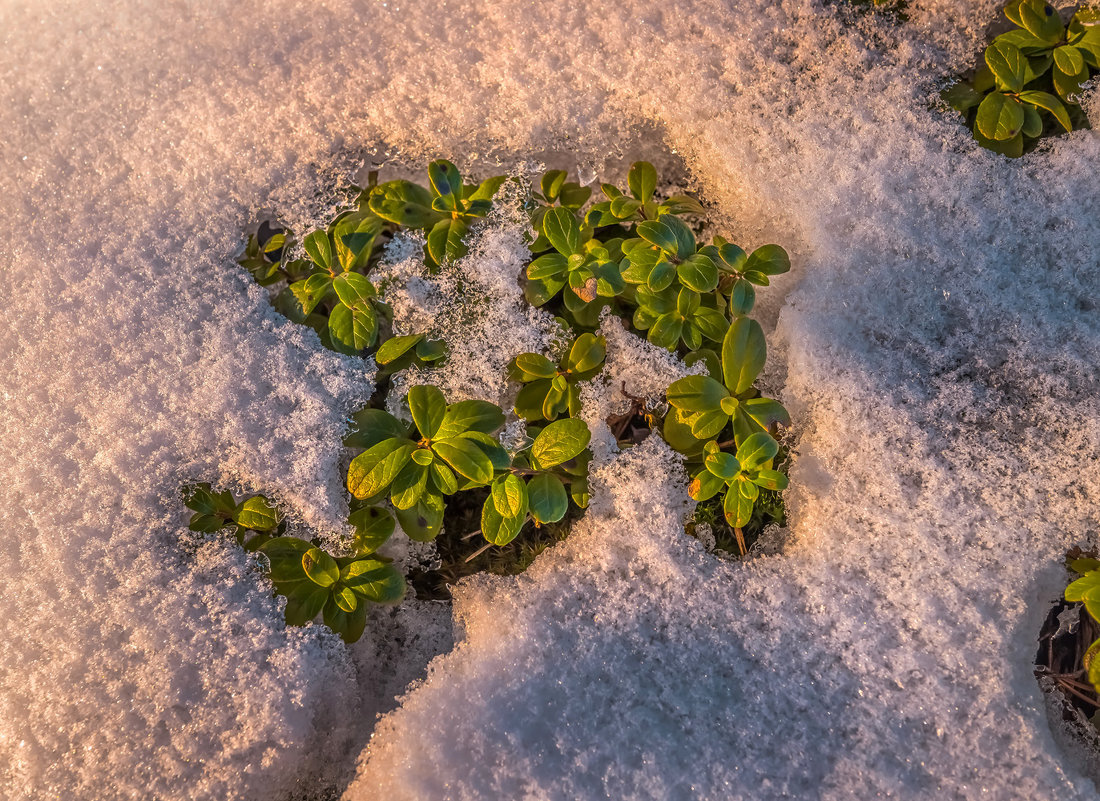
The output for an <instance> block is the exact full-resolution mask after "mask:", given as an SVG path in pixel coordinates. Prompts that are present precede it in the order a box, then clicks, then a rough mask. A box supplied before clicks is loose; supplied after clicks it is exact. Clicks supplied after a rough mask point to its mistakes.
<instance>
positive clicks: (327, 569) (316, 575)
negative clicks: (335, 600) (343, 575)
mask: <svg viewBox="0 0 1100 801" xmlns="http://www.w3.org/2000/svg"><path fill="white" fill-rule="evenodd" d="M302 569H303V570H304V571H305V574H306V575H307V576H309V580H310V581H312V582H313V583H314V584H316V585H317V586H319V587H331V586H332V585H333V584H335V583H336V581H337V580H338V579H339V578H340V568H339V566H338V565H337V564H336V560H335V559H333V558H332V557H331V556H329V555H328V554H327V553H325V552H324V551H322V550H321V549H320V548H310V549H309V550H308V551H306V552H305V553H304V554H302Z"/></svg>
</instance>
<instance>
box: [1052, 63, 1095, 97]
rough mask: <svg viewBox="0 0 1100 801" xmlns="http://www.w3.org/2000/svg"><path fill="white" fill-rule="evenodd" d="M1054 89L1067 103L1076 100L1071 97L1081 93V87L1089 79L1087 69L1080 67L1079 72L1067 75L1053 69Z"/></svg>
mask: <svg viewBox="0 0 1100 801" xmlns="http://www.w3.org/2000/svg"><path fill="white" fill-rule="evenodd" d="M1053 78H1054V90H1055V91H1056V92H1057V93H1058V94H1059V95H1060V96H1061V98H1062V99H1063V100H1065V101H1066V102H1068V103H1073V102H1076V101H1074V100H1072V98H1074V97H1076V96H1077V95H1079V94H1080V93H1081V87H1082V86H1083V85H1084V84H1085V82H1086V81H1088V79H1089V71H1088V69H1086V68H1082V69H1081V71H1080V72H1078V73H1076V74H1074V75H1067V74H1066V73H1064V72H1062V70H1060V69H1055V70H1054V74H1053Z"/></svg>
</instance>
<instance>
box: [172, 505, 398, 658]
mask: <svg viewBox="0 0 1100 801" xmlns="http://www.w3.org/2000/svg"><path fill="white" fill-rule="evenodd" d="M184 504H185V505H186V506H187V508H189V509H191V510H193V511H194V513H195V514H193V515H192V516H191V520H190V523H189V526H190V528H191V529H192V530H194V531H199V532H204V533H213V532H215V531H221V530H222V529H227V528H232V529H234V534H235V536H236V538H237V541H238V542H239V543H240V544H241V545H242V546H244V548H245V549H246V550H249V551H259V552H260V553H262V554H263V555H264V556H266V557H267V559H268V563H269V565H270V569H269V571H268V578H270V579H271V582H272V584H273V585H274V587H275V592H276V593H277V594H279V595H283V596H285V597H286V609H285V616H286V622H287V623H288V624H290V625H293V626H301V625H305V624H306V623H308V622H309V621H311V620H313V618H315V617H317V615H322V616H323V619H324V621H325V624H326V625H328V626H329V627H330V628H331V629H332V630H333V631H335V632H336V633H337V634H339V635H340V636H341V637H343V638H344V640H346V641H347V642H355V641H356V640H358V639H359V638H360V637H361V636H362V634H363V627H364V626H365V625H366V620H367V608H368V603H377V604H395V603H399V602H400V601H401V599H402V598H404V597H405V577H404V576H402V575H401V573H400V572H399V571H398V570H397V569H396V568H394V567H393V565H391V564H390V563H389V560H388V559H385V558H383V557H380V556H377V555H376V554H375V551H376V550H377V549H378V548H379V547H381V546H382V545H383V544H384V543H385V542H386V540H387V539H389V537H390V535H391V534H393V531H394V521H393V517H392V516H391V515H390V514H389V512H387V511H386V510H385V509H383V508H381V507H378V506H367V505H363V506H360V507H357V508H355V509H354V510H353V511H352V513H351V515H350V516H349V518H348V522H349V523H351V524H352V525H353V526H354V527H355V538H354V541H353V551H352V554H351V555H350V556H344V557H337V558H334V557H333V556H331V555H330V554H328V553H327V552H325V551H324V550H322V549H321V548H320V547H319V546H318V545H316V544H315V543H312V542H307V541H306V540H303V539H299V538H297V537H288V536H285V535H284V531H285V529H286V524H285V522H284V520H283V519H282V517H281V515H280V514H279V512H278V510H277V509H276V508H275V506H274V505H273V504H272V503H271V501H269V500H268V499H267V498H265V497H264V496H263V495H253V496H251V497H249V498H246V499H245V500H243V501H241V502H240V503H237V501H236V500H235V499H234V497H233V494H232V493H230V492H214V491H213V490H212V489H211V488H210V485H209V484H196V485H194V486H192V487H189V488H187V489H185V491H184Z"/></svg>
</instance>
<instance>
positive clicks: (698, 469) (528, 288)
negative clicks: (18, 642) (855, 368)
mask: <svg viewBox="0 0 1100 801" xmlns="http://www.w3.org/2000/svg"><path fill="white" fill-rule="evenodd" d="M506 180H508V179H507V178H506V177H505V176H497V177H494V178H490V179H488V180H486V181H482V182H480V183H476V184H466V183H464V182H463V179H462V176H461V174H460V173H459V171H458V169H457V168H456V167H455V166H454V165H453V164H451V163H450V162H448V161H445V160H438V161H434V162H432V163H431V164H430V165H429V167H428V185H427V186H422V185H419V184H416V183H414V182H412V181H406V180H398V181H390V182H387V183H382V184H378V183H377V182H376V180H375V177H374V176H373V175H372V176H371V181H370V183H369V185H368V186H367V187H366V188H365V189H363V190H361V192H360V194H359V196H358V198H357V200H356V203H355V208H354V209H351V210H349V211H347V212H344V213H343V214H340V215H339V216H337V217H336V219H334V220H333V221H332V222H331V223H330V224H329V225H328V226H326V227H325V228H323V229H320V230H316V231H312V232H309V233H308V234H307V235H306V236H305V237H304V238H303V239H302V240H301V243H300V245H299V243H298V241H297V240H296V239H295V238H294V236H293V234H292V233H291V232H289V231H286V230H285V229H282V228H279V227H278V226H274V225H271V224H269V223H265V224H262V225H261V226H260V227H259V229H258V230H257V232H256V234H254V235H253V236H252V237H250V239H249V241H248V245H247V247H246V250H245V253H244V256H243V257H242V259H241V261H240V263H241V264H242V266H244V267H246V268H247V269H248V270H249V271H250V272H251V273H252V275H253V276H254V277H255V278H256V280H257V281H258V282H259V283H261V284H263V285H265V286H269V287H271V291H272V293H273V302H274V304H275V306H276V307H277V308H278V309H280V310H281V311H283V313H284V314H286V315H287V316H288V317H289V318H290V319H292V320H295V321H297V322H299V323H302V324H305V325H310V326H312V327H313V328H314V329H315V330H316V331H317V332H318V335H319V336H320V338H321V341H322V343H323V344H324V345H325V346H327V347H329V348H332V349H333V350H336V351H339V352H342V353H349V354H358V355H361V356H368V357H373V358H374V360H375V361H376V363H377V364H378V365H379V366H380V368H381V376H382V378H381V380H380V382H379V391H378V392H376V394H375V397H374V398H373V399H372V402H371V404H370V406H369V407H368V408H366V409H363V410H361V411H359V412H358V413H356V414H355V415H354V416H353V419H352V421H351V430H350V431H349V433H348V435H347V436H346V437H345V439H344V445H345V446H346V447H347V448H348V449H349V456H350V464H349V466H348V471H347V488H348V491H349V494H350V496H351V501H350V504H349V508H350V510H351V512H350V516H349V519H348V522H349V524H350V525H351V526H352V527H353V528H354V530H355V537H354V543H353V554H352V555H350V556H343V557H337V556H334V555H332V554H329V553H326V552H325V551H324V549H323V548H321V547H320V545H319V544H318V541H313V542H310V541H306V540H303V539H299V538H296V537H291V536H287V535H286V532H285V524H284V523H283V521H282V520H281V519H280V517H279V514H278V512H277V511H276V510H275V508H274V507H273V506H272V505H271V504H270V503H269V502H268V501H267V500H266V499H264V498H263V497H262V496H254V497H253V498H250V499H248V500H246V501H244V502H242V503H241V504H239V505H237V504H235V502H234V499H233V498H232V496H231V495H229V494H228V493H220V494H217V493H214V492H213V491H212V490H210V488H209V486H207V485H199V486H198V487H197V488H195V489H193V490H192V492H191V493H190V494H189V496H188V498H187V504H188V506H189V507H190V508H192V509H194V510H195V512H196V514H195V516H194V517H193V518H192V521H191V526H192V528H195V529H196V530H199V531H218V530H222V529H225V528H229V527H235V528H234V532H235V534H236V536H237V539H238V541H239V542H240V543H241V544H242V545H243V546H244V547H246V548H248V549H250V550H257V551H259V552H261V553H263V554H264V555H265V556H266V557H267V558H268V560H269V563H270V578H271V580H272V582H273V584H274V587H275V591H276V592H277V593H280V594H283V595H285V596H286V597H287V608H286V617H287V622H288V623H291V624H304V623H305V622H307V621H309V620H312V619H313V618H314V617H316V616H317V615H318V614H320V615H322V616H323V619H324V620H325V622H326V623H327V624H328V625H330V626H331V627H332V628H333V629H334V630H336V631H338V632H340V633H341V635H342V636H344V638H345V639H348V640H354V639H355V638H357V637H358V636H359V635H360V634H361V633H362V630H363V629H362V626H363V622H364V620H365V614H366V608H367V606H366V604H367V602H375V603H392V602H394V601H396V600H399V599H400V598H401V596H402V595H403V593H404V580H403V578H402V577H401V576H400V574H399V573H398V571H396V570H395V569H394V568H393V567H392V565H390V564H389V563H388V562H387V561H386V560H384V559H382V558H381V557H379V556H378V555H377V553H376V551H377V549H378V548H379V547H380V546H381V545H382V544H383V543H384V542H385V541H386V539H387V538H388V537H389V536H390V534H391V533H392V532H393V531H394V528H395V525H396V523H400V525H401V528H402V530H403V531H404V532H405V533H406V534H407V535H408V536H409V537H410V538H412V539H414V540H420V541H430V540H437V541H438V539H439V538H440V536H441V533H442V532H443V531H444V525H443V524H444V520H445V518H446V519H447V520H450V521H462V522H463V523H464V524H468V525H469V527H471V528H472V527H473V525H476V524H477V523H480V528H479V529H475V530H472V531H463V532H461V533H460V534H459V535H457V537H458V541H459V542H461V543H463V545H462V547H467V546H465V545H464V543H466V541H467V540H469V539H470V538H471V537H473V536H475V535H476V534H478V533H480V535H481V537H482V539H483V540H484V542H485V545H483V546H482V547H481V548H480V549H479V550H478V551H476V552H475V553H473V554H469V555H467V556H466V559H465V561H466V562H469V561H471V560H473V559H474V558H476V557H478V556H479V554H481V553H482V552H484V551H485V550H486V549H487V548H490V547H492V546H496V547H497V548H500V549H504V548H506V547H511V544H512V543H513V542H514V541H516V539H517V537H519V535H520V534H521V532H523V531H524V529H525V526H527V525H528V524H529V523H531V524H533V530H534V531H536V532H538V531H540V530H543V529H544V528H545V531H546V532H549V534H546V533H543V534H542V535H541V536H540V535H536V536H535V538H534V541H533V542H532V543H529V545H528V546H525V547H523V548H521V549H519V550H518V551H514V553H515V554H516V559H517V560H518V561H520V562H522V563H523V564H526V563H527V562H529V560H530V559H531V558H533V555H534V554H535V553H537V552H538V550H540V549H541V548H542V547H545V545H546V544H548V543H550V542H553V541H556V540H557V539H560V538H561V536H564V534H563V528H562V527H564V526H566V525H567V523H568V519H569V517H568V516H569V514H570V509H573V510H577V511H580V510H583V509H585V508H586V507H587V505H588V464H589V461H590V459H591V453H590V451H589V450H588V444H589V439H590V436H591V435H590V432H589V430H588V427H587V425H586V424H585V423H584V422H583V421H582V420H580V419H578V414H579V412H580V407H581V394H580V385H581V383H582V382H585V381H589V380H591V379H593V378H594V377H596V376H597V375H598V374H599V373H600V371H601V370H602V369H603V367H604V360H605V357H606V355H607V346H606V342H605V341H604V338H603V337H602V336H598V335H597V334H596V332H595V329H596V328H597V327H598V325H599V322H600V318H601V314H602V313H603V311H604V310H605V309H608V308H610V309H611V311H612V312H613V313H615V314H617V315H618V316H619V317H620V318H621V319H622V320H623V321H624V324H625V325H626V326H627V328H628V329H631V330H633V331H634V332H635V333H637V334H638V335H639V336H642V337H645V338H646V339H648V340H649V341H650V342H651V343H653V344H655V345H657V346H659V347H662V348H665V349H667V350H669V351H673V352H675V353H677V354H678V355H680V356H681V357H683V358H684V359H685V360H686V361H687V362H688V363H689V364H694V363H702V364H704V365H705V367H706V368H707V370H708V373H709V375H705V376H691V377H689V378H686V379H682V380H681V381H677V382H675V383H674V384H673V385H672V386H671V387H669V390H668V403H669V407H668V413H667V414H665V415H664V419H663V420H662V419H660V415H658V414H657V413H656V411H655V410H653V409H648V408H646V409H643V408H642V405H639V404H638V401H639V400H640V399H634V400H635V402H636V403H635V406H636V408H635V410H634V411H633V412H632V413H631V414H632V415H637V414H640V413H641V412H643V411H644V412H646V413H647V414H646V416H645V419H644V421H642V422H640V423H639V424H638V425H635V426H633V434H634V435H635V436H637V435H638V432H644V433H645V434H648V432H649V431H650V430H651V429H656V430H661V431H662V432H663V435H664V437H665V438H666V440H667V441H668V442H669V444H670V445H671V446H672V447H673V448H675V449H677V450H679V451H680V452H681V453H683V454H685V456H686V457H687V458H688V460H689V463H690V464H691V465H692V466H693V481H692V485H691V493H692V495H693V497H695V498H696V499H697V500H698V501H699V502H700V504H699V516H700V519H704V518H705V519H708V520H709V519H711V518H710V516H711V515H713V513H714V512H715V510H714V509H712V508H711V507H710V506H708V504H710V503H712V499H713V502H714V503H720V504H721V509H720V512H719V514H720V516H721V517H722V519H724V520H725V522H726V525H728V526H729V527H730V528H731V530H733V531H735V532H736V537H737V544H738V547H739V549H740V550H741V552H742V553H744V552H745V544H746V543H745V539H744V537H743V536H742V528H743V527H745V526H746V525H747V524H748V523H749V521H750V520H757V521H758V522H759V523H760V525H763V520H764V519H765V518H768V519H774V520H781V519H782V514H783V512H782V502H781V499H780V497H779V495H778V493H779V492H780V491H781V490H782V489H783V488H785V487H786V485H787V479H786V477H785V476H784V474H783V473H782V472H781V470H780V469H777V467H781V463H782V449H781V447H780V445H779V443H778V442H777V441H776V439H775V434H776V428H777V426H778V425H786V424H789V417H788V415H787V413H786V411H785V410H784V409H783V407H782V406H781V405H780V404H779V403H778V402H776V401H774V400H771V399H768V398H763V397H761V396H760V392H759V390H758V389H757V388H756V387H755V382H756V380H757V378H758V376H759V374H760V371H761V370H762V368H763V365H764V361H765V357H766V347H765V343H764V335H763V331H762V329H761V328H760V325H759V324H758V323H756V322H755V321H754V320H752V319H751V318H749V317H748V316H747V315H749V314H750V313H751V312H752V310H753V307H754V304H755V300H756V291H757V288H758V287H765V286H768V285H769V283H770V278H771V277H772V276H775V275H779V274H782V273H785V272H786V271H787V270H789V269H790V261H789V259H788V257H787V254H786V252H785V251H784V250H783V249H782V248H780V247H779V246H777V245H765V246H763V247H760V248H757V249H756V250H755V251H753V252H752V253H747V252H746V251H745V250H743V249H742V248H740V247H738V246H737V245H735V244H732V243H730V242H728V241H726V240H725V239H723V238H721V237H713V238H712V239H711V241H710V242H709V243H705V242H702V241H700V240H699V238H698V235H697V232H698V231H699V230H701V219H700V218H701V216H702V215H703V213H704V208H703V207H702V206H701V205H700V204H699V203H698V201H696V200H695V199H693V198H691V197H689V196H687V195H673V196H671V197H659V196H658V194H657V186H658V180H657V172H656V170H655V169H654V168H653V166H652V165H651V164H649V163H648V162H637V163H635V164H634V165H633V166H632V167H631V169H630V171H629V174H628V178H627V191H626V192H624V191H622V190H620V189H619V188H618V187H615V186H612V185H610V184H603V185H601V191H602V194H603V199H602V200H599V201H598V202H595V203H590V201H591V195H592V190H591V189H589V188H587V187H583V186H580V185H579V184H577V183H574V182H570V181H569V180H568V175H567V174H566V173H565V172H564V171H562V170H551V171H548V172H547V173H545V174H544V175H543V176H542V179H541V181H540V182H539V184H538V186H537V187H532V188H531V189H530V191H529V192H528V201H527V204H526V206H525V210H526V211H527V213H528V215H529V217H530V221H531V231H530V236H529V249H530V251H531V253H532V258H531V259H530V261H529V263H528V264H527V265H525V267H524V270H523V273H522V275H518V276H517V280H518V281H520V282H521V284H522V285H523V290H524V296H525V297H526V298H527V300H528V301H529V302H530V303H532V304H533V305H535V306H541V307H543V308H545V309H547V310H549V311H551V312H552V313H553V314H554V315H555V316H556V317H557V318H558V320H559V321H560V323H561V324H562V326H563V327H564V328H565V329H566V330H568V331H569V332H570V334H571V340H570V342H569V345H568V347H567V348H565V350H564V352H563V353H561V354H555V357H554V358H553V359H552V358H550V357H549V356H548V355H547V354H544V353H523V354H520V355H518V356H517V357H515V358H514V359H513V360H512V362H511V363H510V364H509V366H508V370H509V376H510V378H511V379H512V380H513V381H515V382H516V383H518V384H519V385H520V388H519V391H518V394H517V397H516V401H515V404H514V407H513V409H511V410H509V411H510V412H511V413H514V414H515V416H516V418H519V419H521V420H523V421H524V422H525V424H526V436H525V437H521V441H519V442H511V441H509V442H508V443H504V442H502V441H501V433H500V432H501V431H502V429H503V427H504V425H505V422H506V419H507V415H506V414H505V411H504V410H503V409H500V408H499V407H497V406H495V405H493V404H491V403H487V402H485V401H479V400H459V401H457V402H452V403H448V402H447V399H446V398H445V397H444V395H443V393H442V392H441V391H440V390H439V389H437V388H435V387H433V386H430V385H418V386H413V387H412V388H411V389H409V391H408V393H407V395H406V397H405V398H404V399H403V402H404V406H405V408H406V409H407V411H408V422H406V420H403V419H399V418H398V417H396V416H394V415H393V414H391V413H390V412H388V411H386V409H388V408H392V405H388V404H387V397H386V396H387V394H388V393H389V391H390V387H391V386H392V385H391V384H390V382H389V381H388V379H387V378H386V376H388V375H389V374H391V373H395V372H397V371H398V370H402V369H405V368H407V367H411V366H416V367H418V368H422V369H430V368H431V367H433V366H437V365H440V364H442V363H443V362H444V361H445V360H446V358H447V347H446V343H445V342H443V341H441V340H438V339H435V340H433V339H431V338H430V337H429V336H428V334H427V333H421V334H411V335H401V336H397V335H395V333H394V325H393V323H394V321H393V315H392V311H391V310H390V309H389V308H388V307H387V306H386V304H385V303H383V302H382V301H381V300H380V297H379V293H378V291H377V289H376V287H375V285H374V283H373V282H372V281H371V278H370V276H371V273H372V271H373V269H374V268H375V266H376V265H377V264H378V262H379V260H380V258H381V256H382V248H383V246H384V245H385V243H386V242H387V241H389V240H390V239H391V238H392V237H393V235H394V234H396V233H397V232H398V231H401V230H410V229H411V230H419V231H422V232H423V233H424V235H425V245H424V253H423V257H424V260H425V263H426V265H427V267H428V269H429V272H435V271H437V270H438V269H439V268H440V267H441V265H442V264H444V263H445V262H452V261H454V260H456V259H460V258H461V257H462V256H463V255H465V254H466V252H467V246H466V242H465V237H466V235H467V233H468V232H469V231H470V229H471V227H472V226H473V225H475V224H476V223H477V221H478V220H479V219H481V218H484V217H485V216H486V215H487V214H488V213H489V212H490V211H491V210H492V207H493V198H494V195H495V194H496V193H497V191H498V190H499V189H500V187H501V186H502V185H503V184H504V182H505V181H506ZM685 218H688V219H685ZM689 219H690V220H693V222H689V221H688V220H689ZM716 348H717V349H720V353H719V352H718V351H716V350H715V349H716ZM643 405H644V404H643ZM630 424H631V420H630V419H626V420H623V421H619V422H617V423H616V425H615V430H616V433H617V434H619V433H622V432H623V431H625V430H626V428H628V427H630ZM510 439H515V437H514V436H511V435H510ZM633 441H636V440H628V441H626V442H622V441H620V444H622V445H623V446H624V447H627V446H629V445H630V444H632V442H633ZM765 496H767V498H768V500H767V502H765V500H764V499H765ZM473 521H476V523H475V522H473ZM528 530H531V529H528ZM455 536H456V535H454V534H449V535H448V542H450V541H452V540H453V539H454V537H455ZM502 552H504V551H503V550H502ZM452 566H453V564H452ZM451 572H452V573H453V572H454V571H451Z"/></svg>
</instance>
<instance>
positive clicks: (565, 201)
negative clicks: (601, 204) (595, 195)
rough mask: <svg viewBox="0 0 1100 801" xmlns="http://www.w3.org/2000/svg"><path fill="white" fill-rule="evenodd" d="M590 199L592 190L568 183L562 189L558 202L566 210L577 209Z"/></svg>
mask: <svg viewBox="0 0 1100 801" xmlns="http://www.w3.org/2000/svg"><path fill="white" fill-rule="evenodd" d="M590 197H592V188H591V187H589V186H581V185H580V184H574V183H568V184H566V185H565V186H563V187H562V190H561V197H560V198H558V202H560V203H561V205H562V206H564V207H565V208H567V209H579V208H580V207H581V206H583V205H584V204H585V203H587V202H588V198H590Z"/></svg>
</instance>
